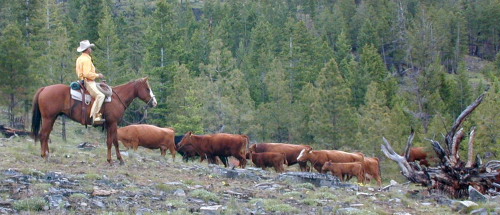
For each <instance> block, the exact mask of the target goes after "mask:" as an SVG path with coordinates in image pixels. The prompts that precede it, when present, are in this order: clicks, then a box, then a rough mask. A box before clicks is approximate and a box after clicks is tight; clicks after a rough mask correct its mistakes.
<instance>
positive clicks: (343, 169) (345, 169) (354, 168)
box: [321, 161, 365, 183]
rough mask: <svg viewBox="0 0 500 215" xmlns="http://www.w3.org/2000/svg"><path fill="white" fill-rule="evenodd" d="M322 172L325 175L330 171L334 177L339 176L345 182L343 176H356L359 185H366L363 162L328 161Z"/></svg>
mask: <svg viewBox="0 0 500 215" xmlns="http://www.w3.org/2000/svg"><path fill="white" fill-rule="evenodd" d="M321 171H322V172H324V173H328V171H330V172H332V175H334V176H337V178H339V179H340V180H343V178H342V176H344V175H349V176H356V178H358V183H365V170H364V168H363V163H361V162H351V163H335V162H331V161H327V162H325V164H323V167H321Z"/></svg>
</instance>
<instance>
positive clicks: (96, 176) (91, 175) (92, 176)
mask: <svg viewBox="0 0 500 215" xmlns="http://www.w3.org/2000/svg"><path fill="white" fill-rule="evenodd" d="M85 179H89V180H100V179H102V176H101V175H99V174H96V173H87V174H85Z"/></svg>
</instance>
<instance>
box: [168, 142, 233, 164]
mask: <svg viewBox="0 0 500 215" xmlns="http://www.w3.org/2000/svg"><path fill="white" fill-rule="evenodd" d="M182 138H184V135H178V136H175V146H176V147H177V152H178V153H179V154H181V155H182V160H184V162H188V160H189V158H193V159H195V157H197V156H200V155H199V154H198V153H197V152H196V150H195V149H194V147H193V145H185V146H184V147H182V148H179V143H180V142H181V140H182ZM202 159H204V157H203V158H202ZM219 161H220V162H219ZM208 163H211V164H219V163H223V164H224V166H226V167H227V165H228V159H227V157H214V158H213V159H212V158H209V159H208Z"/></svg>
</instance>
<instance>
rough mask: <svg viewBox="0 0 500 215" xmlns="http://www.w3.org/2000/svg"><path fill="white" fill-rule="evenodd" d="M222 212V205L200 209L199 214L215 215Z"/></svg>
mask: <svg viewBox="0 0 500 215" xmlns="http://www.w3.org/2000/svg"><path fill="white" fill-rule="evenodd" d="M221 211H222V205H212V206H203V207H201V208H200V212H201V214H206V215H216V214H220V213H221Z"/></svg>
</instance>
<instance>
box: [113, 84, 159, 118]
mask: <svg viewBox="0 0 500 215" xmlns="http://www.w3.org/2000/svg"><path fill="white" fill-rule="evenodd" d="M141 83H144V84H146V82H141ZM136 87H137V85H134V88H136ZM149 90H150V91H151V88H149ZM113 93H114V94H115V95H116V97H117V98H118V100H119V101H120V103H121V104H122V105H123V107H124V108H125V109H127V105H125V103H124V102H123V101H122V99H121V98H120V96H119V95H118V93H116V91H115V90H113ZM154 98H155V95H153V96H151V98H150V99H149V101H148V102H147V103H146V105H145V106H142V107H139V108H138V109H137V110H136V111H134V113H137V112H140V110H141V109H143V110H145V112H144V115H143V117H142V119H141V120H139V122H136V123H131V122H129V121H127V120H125V119H124V118H123V117H122V120H123V121H124V122H125V123H127V124H129V125H131V124H138V123H141V122H143V121H144V120H145V119H146V117H147V116H148V112H147V109H148V108H149V104H150V103H151V101H153V99H154Z"/></svg>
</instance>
